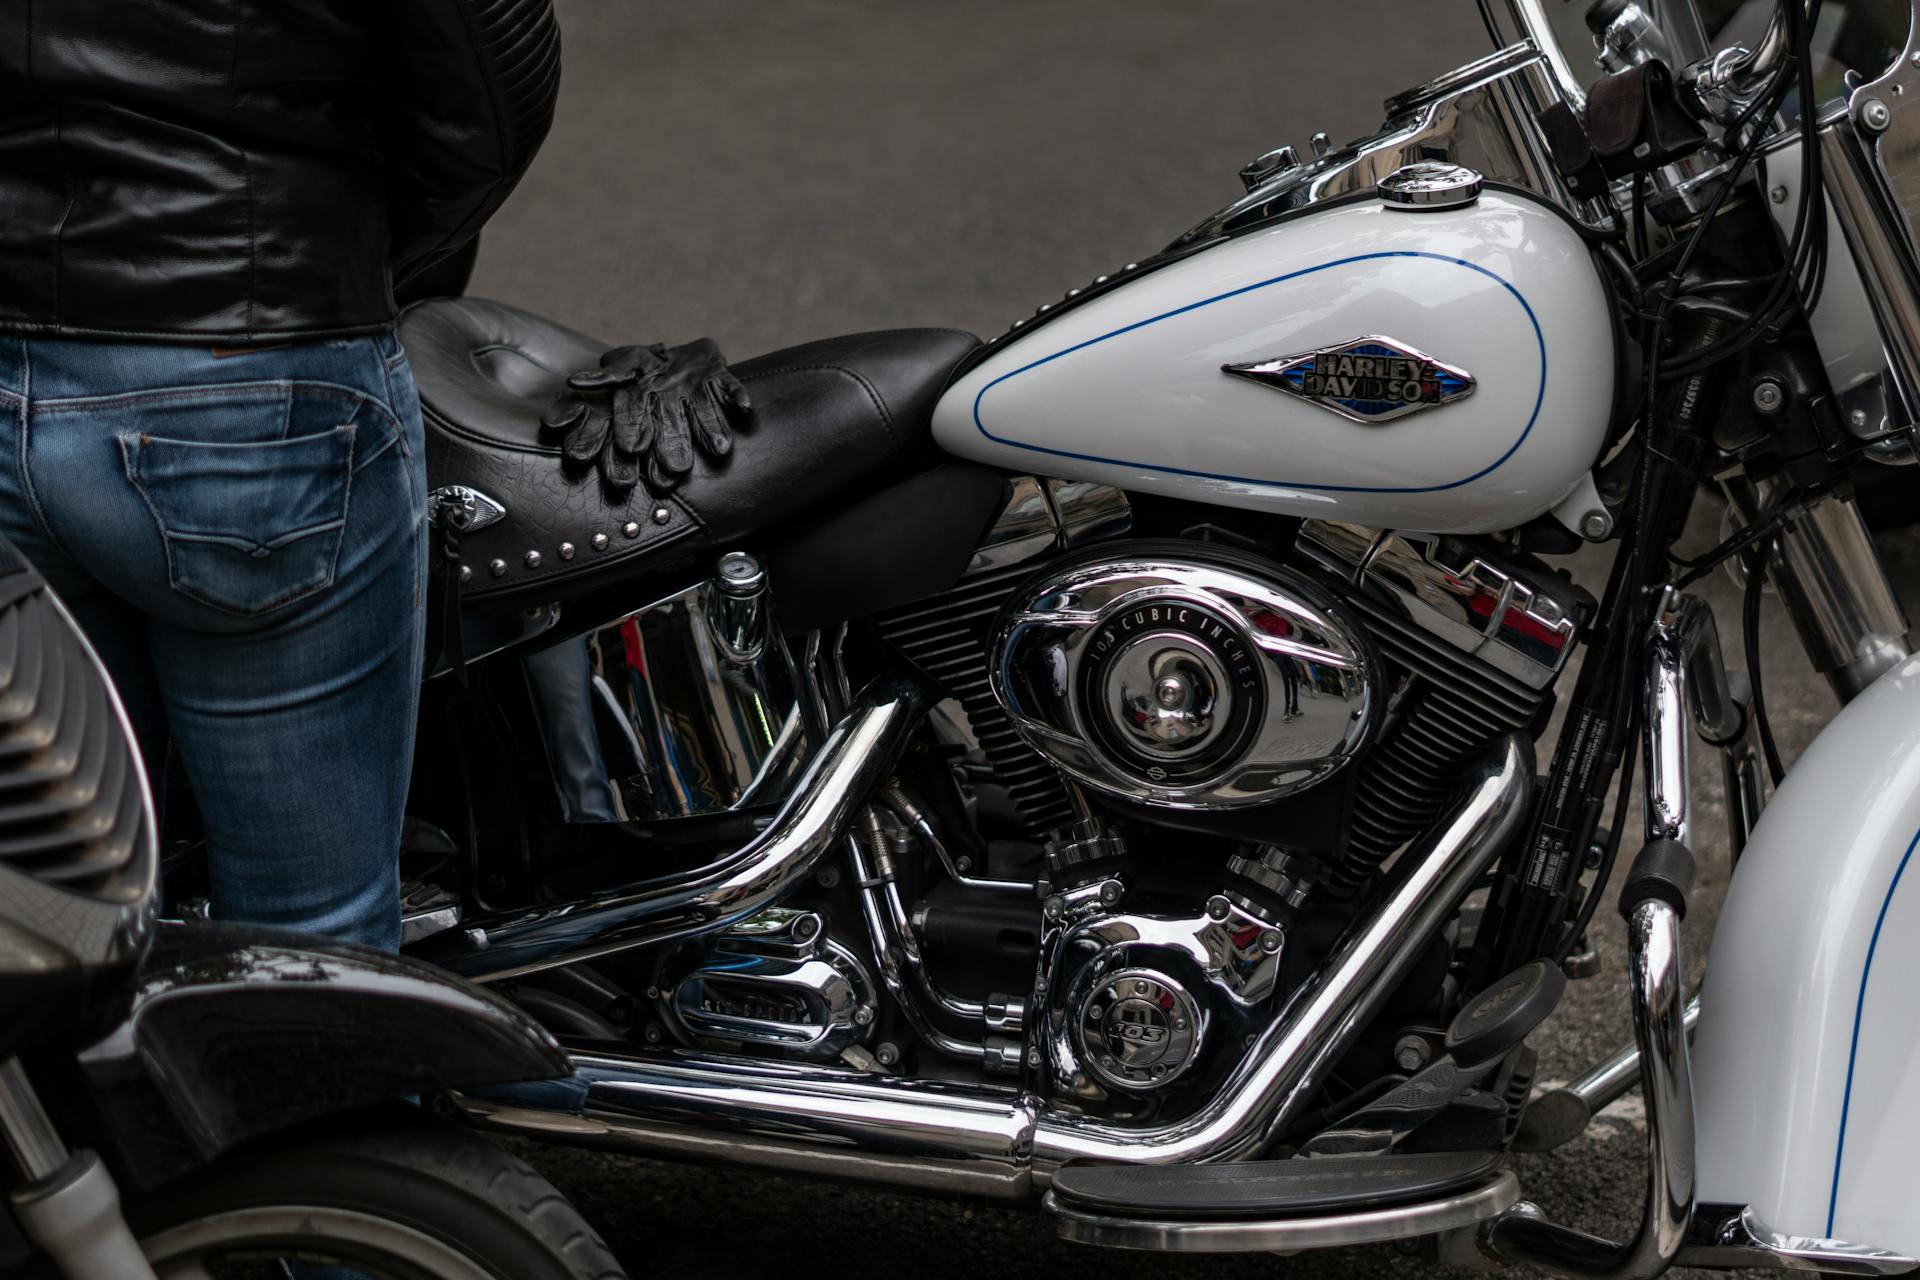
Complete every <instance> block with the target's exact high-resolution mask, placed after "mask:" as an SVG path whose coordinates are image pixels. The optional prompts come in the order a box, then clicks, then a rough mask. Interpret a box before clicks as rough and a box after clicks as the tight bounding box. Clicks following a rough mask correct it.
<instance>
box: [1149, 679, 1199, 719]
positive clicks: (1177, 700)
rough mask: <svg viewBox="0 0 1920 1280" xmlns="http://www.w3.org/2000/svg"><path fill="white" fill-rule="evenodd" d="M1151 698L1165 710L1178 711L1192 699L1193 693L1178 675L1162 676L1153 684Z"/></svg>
mask: <svg viewBox="0 0 1920 1280" xmlns="http://www.w3.org/2000/svg"><path fill="white" fill-rule="evenodd" d="M1153 698H1154V701H1155V702H1158V703H1159V704H1160V705H1161V706H1163V707H1165V708H1166V709H1167V710H1169V711H1178V710H1180V709H1181V708H1183V707H1185V706H1186V705H1187V704H1188V703H1189V702H1191V701H1193V694H1192V691H1191V690H1189V689H1188V688H1187V682H1186V681H1185V680H1182V679H1181V678H1180V677H1179V676H1162V677H1160V681H1159V683H1158V684H1156V685H1154V686H1153Z"/></svg>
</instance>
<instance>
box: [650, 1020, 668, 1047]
mask: <svg viewBox="0 0 1920 1280" xmlns="http://www.w3.org/2000/svg"><path fill="white" fill-rule="evenodd" d="M663 1038H664V1033H662V1032H661V1030H660V1024H659V1023H657V1022H650V1023H648V1024H647V1043H648V1044H659V1043H660V1041H661V1040H662V1039H663Z"/></svg>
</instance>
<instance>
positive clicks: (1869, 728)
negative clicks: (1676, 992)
mask: <svg viewBox="0 0 1920 1280" xmlns="http://www.w3.org/2000/svg"><path fill="white" fill-rule="evenodd" d="M1916 843H1920V658H1914V659H1909V660H1908V661H1907V662H1905V663H1903V664H1902V665H1901V666H1900V667H1898V668H1897V669H1895V670H1893V671H1891V672H1889V673H1887V674H1886V675H1885V676H1883V677H1882V678H1881V679H1880V680H1879V681H1878V682H1876V683H1875V684H1874V685H1873V686H1872V687H1871V688H1869V689H1868V690H1867V691H1866V692H1865V693H1863V694H1861V695H1860V697H1858V698H1857V699H1855V700H1854V701H1853V702H1852V703H1850V704H1848V706H1847V707H1846V708H1845V709H1844V710H1842V711H1841V713H1840V715H1839V716H1838V717H1837V718H1836V719H1835V720H1834V721H1833V723H1832V724H1830V725H1828V726H1827V728H1826V730H1825V731H1824V732H1822V733H1821V735H1820V736H1819V738H1818V739H1816V740H1815V741H1814V743H1813V745H1812V746H1811V747H1809V748H1808V749H1807V752H1806V754H1805V755H1804V756H1802V757H1801V758H1800V760H1799V762H1798V763H1797V764H1795V765H1794V767H1793V769H1792V771H1791V772H1790V773H1789V775H1788V777H1787V780H1786V782H1785V784H1784V785H1783V786H1782V787H1781V788H1780V790H1779V793H1778V794H1777V795H1776V796H1775V797H1774V800H1773V803H1772V804H1771V805H1770V806H1769V807H1768V808H1767V810H1766V813H1765V815H1764V817H1763V818H1762V819H1761V821H1760V823H1759V825H1758V827H1757V828H1756V829H1755V831H1754V834H1753V839H1752V842H1751V843H1750V844H1749V845H1748V846H1747V850H1746V853H1745V855H1744V856H1743V857H1742V858H1741V860H1740V865H1739V868H1738V870H1737V871H1736V872H1735V874H1734V876H1733V884H1732V888H1731V889H1730V890H1729V892H1728V895H1727V902H1726V907H1725V909H1724V911H1723V912H1722V914H1721V917H1720V924H1719V929H1718V931H1717V932H1716V933H1715V935H1714V939H1713V945H1712V948H1711V950H1710V951H1709V953H1708V965H1707V980H1706V987H1705V990H1704V992H1703V994H1702V996H1701V1015H1700V1026H1699V1029H1698V1031H1697V1032H1696V1034H1695V1040H1694V1059H1693V1061H1694V1081H1695V1084H1694V1096H1695V1106H1696V1115H1697V1120H1698V1127H1697V1132H1698V1136H1699V1163H1700V1178H1699V1198H1700V1200H1701V1201H1702V1202H1703V1203H1706V1202H1717V1203H1730V1204H1740V1205H1751V1206H1752V1207H1753V1208H1754V1210H1755V1211H1756V1213H1757V1214H1758V1215H1759V1217H1760V1218H1761V1219H1762V1220H1763V1221H1765V1222H1766V1223H1767V1225H1768V1226H1770V1227H1772V1228H1774V1229H1775V1230H1776V1231H1781V1232H1786V1233H1789V1234H1793V1235H1805V1236H1820V1237H1828V1238H1836V1239H1841V1240H1848V1241H1853V1242H1855V1243H1859V1244H1866V1245H1872V1246H1875V1247H1878V1248H1881V1249H1892V1250H1897V1251H1899V1252H1901V1253H1904V1254H1907V1255H1909V1256H1915V1255H1920V1052H1917V1051H1920V870H1915V871H1913V872H1912V874H1907V872H1908V864H1909V862H1910V861H1912V858H1913V852H1914V848H1915V845H1916Z"/></svg>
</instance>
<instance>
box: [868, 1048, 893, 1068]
mask: <svg viewBox="0 0 1920 1280" xmlns="http://www.w3.org/2000/svg"><path fill="white" fill-rule="evenodd" d="M873 1060H874V1061H875V1062H877V1063H879V1064H880V1065H881V1066H883V1067H890V1066H892V1065H893V1064H894V1063H896V1062H898V1061H900V1049H899V1046H897V1045H893V1044H882V1045H876V1046H875V1047H874V1050H873Z"/></svg>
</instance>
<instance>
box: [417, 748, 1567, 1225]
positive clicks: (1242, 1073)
mask: <svg viewBox="0 0 1920 1280" xmlns="http://www.w3.org/2000/svg"><path fill="white" fill-rule="evenodd" d="M1532 787H1533V751H1532V744H1531V743H1529V742H1528V741H1527V740H1526V739H1525V738H1522V737H1519V736H1518V735H1515V736H1512V737H1509V738H1507V739H1505V740H1503V741H1502V742H1501V743H1500V744H1498V747H1497V749H1496V751H1495V753H1494V755H1493V757H1492V758H1491V759H1489V760H1487V761H1484V762H1482V763H1481V764H1480V765H1479V766H1478V767H1476V769H1475V771H1474V773H1473V775H1472V778H1471V780H1470V786H1469V788H1468V791H1467V793H1466V794H1465V796H1464V797H1463V798H1462V799H1461V800H1460V801H1458V802H1457V803H1456V804H1455V806H1454V807H1453V809H1452V810H1451V811H1450V812H1449V813H1448V815H1447V816H1446V817H1445V818H1444V819H1443V820H1442V821H1441V822H1440V823H1439V824H1438V825H1437V826H1436V827H1435V828H1434V829H1433V830H1432V831H1431V832H1429V833H1428V834H1427V835H1426V836H1425V837H1423V838H1422V839H1421V841H1420V842H1419V843H1417V844H1416V845H1415V846H1414V847H1413V848H1411V849H1409V850H1408V851H1407V853H1406V855H1405V856H1404V858H1403V866H1404V868H1405V870H1404V871H1403V873H1402V874H1401V875H1400V876H1399V877H1398V878H1397V879H1396V880H1395V881H1394V882H1393V883H1392V884H1391V885H1390V886H1389V888H1388V890H1387V892H1386V894H1385V896H1384V898H1383V899H1382V901H1381V903H1380V905H1379V906H1378V907H1377V908H1376V909H1375V911H1374V912H1373V913H1372V914H1371V915H1369V916H1367V917H1365V918H1363V919H1362V920H1360V921H1359V922H1358V923H1357V924H1356V925H1355V926H1354V927H1353V928H1352V929H1350V930H1349V932H1348V934H1347V936H1346V938H1345V939H1344V940H1343V941H1342V942H1341V943H1340V945H1339V946H1338V947H1336V948H1335V950H1334V952H1333V953H1332V954H1331V955H1330V956H1329V957H1328V958H1327V959H1326V961H1325V962H1324V963H1323V964H1322V965H1321V967H1320V969H1319V970H1318V972H1317V973H1316V975H1315V976H1314V977H1313V978H1312V979H1309V981H1308V982H1307V983H1306V984H1305V985H1304V986H1303V987H1302V988H1301V990H1300V991H1299V992H1298V993H1297V994H1296V995H1295V996H1294V998H1293V1000H1292V1001H1291V1002H1290V1003H1289V1004H1288V1006H1287V1008H1286V1009H1285V1010H1284V1011H1283V1012H1282V1013H1281V1015H1280V1016H1279V1017H1278V1018H1277V1019H1275V1021H1274V1024H1273V1025H1272V1026H1271V1027H1270V1028H1269V1029H1268V1030H1267V1032H1266V1033H1265V1034H1264V1035H1263V1036H1262V1037H1261V1038H1260V1040H1259V1041H1258V1042H1257V1043H1256V1044H1255V1046H1254V1047H1253V1048H1252V1049H1251V1050H1249V1051H1248V1053H1247V1055H1246V1057H1245V1058H1244V1059H1243V1061H1242V1062H1241V1063H1240V1065H1239V1066H1238V1067H1236V1068H1235V1070H1234V1071H1233V1073H1232V1075H1231V1076H1229V1078H1228V1080H1227V1083H1226V1084H1225V1085H1224V1086H1223V1088H1222V1089H1221V1091H1220V1093H1219V1095H1218V1096H1217V1097H1216V1098H1215V1099H1214V1101H1213V1102H1211V1103H1210V1104H1208V1105H1207V1106H1206V1107H1204V1108H1203V1109H1201V1111H1199V1112H1198V1113H1197V1114H1195V1115H1194V1116H1192V1117H1190V1118H1188V1119H1186V1120H1181V1121H1177V1122H1174V1123H1172V1124H1166V1125H1159V1126H1155V1127H1152V1128H1141V1129H1128V1128H1125V1127H1124V1126H1120V1125H1115V1124H1110V1123H1107V1122H1104V1121H1092V1120H1089V1119H1087V1118H1085V1117H1082V1116H1077V1115H1074V1114H1072V1113H1068V1112H1061V1111H1055V1110H1052V1109H1049V1108H1048V1107H1047V1106H1046V1104H1045V1103H1044V1102H1043V1101H1040V1100H1038V1099H1035V1098H1033V1097H1031V1096H1030V1095H1026V1094H1022V1093H1016V1092H1013V1091H1011V1090H992V1089H987V1088H984V1087H981V1088H971V1089H968V1088H960V1087H957V1086H951V1085H941V1084H937V1083H933V1082H926V1081H913V1080H898V1079H890V1078H886V1077H875V1076H872V1075H866V1074H861V1073H858V1072H852V1071H839V1070H830V1069H824V1068H816V1067H807V1066H799V1065H795V1066H782V1065H779V1064H770V1063H765V1062H748V1061H744V1060H739V1059H733V1060H727V1059H719V1058H713V1057H704V1058H703V1057H699V1056H695V1055H690V1054H667V1055H659V1054H656V1055H646V1056H642V1055H625V1054H620V1055H614V1054H605V1053H590V1054H589V1053H583V1054H578V1055H576V1056H575V1057H574V1059H573V1062H574V1067H575V1074H574V1075H573V1076H572V1077H571V1078H569V1079H566V1080H561V1081H555V1082H553V1083H552V1084H549V1085H542V1086H537V1087H534V1088H532V1089H530V1088H529V1086H518V1087H516V1089H515V1091H514V1094H513V1096H512V1098H511V1099H510V1100H508V1099H503V1100H499V1101H495V1100H489V1099H487V1098H486V1097H484V1096H482V1095H471V1096H459V1097H456V1098H455V1099H454V1102H455V1105H456V1107H457V1108H458V1109H459V1110H460V1112H461V1113H462V1114H463V1115H464V1116H465V1118H466V1119H468V1120H469V1121H471V1122H473V1123H475V1124H478V1125H480V1126H481V1127H483V1128H489V1129H494V1130H499V1131H505V1132H509V1133H514V1134H518V1135H520V1136H523V1137H531V1138H539V1139H544V1140H547V1141H561V1142H571V1143H579V1144H582V1145H590V1146H605V1147H613V1148H617V1149H620V1150H625V1151H630V1152H634V1153H637V1154H645V1155H656V1156H667V1157H671V1158H677V1159H687V1160H707V1161H716V1162H721V1163H727V1164H744V1165H750V1166H755V1167H759V1168H769V1169H778V1170H784V1171H788V1172H798V1173H810V1174H816V1175H821V1176H826V1177H837V1178H846V1179H852V1180H857V1181H872V1182H883V1183H887V1184H889V1185H892V1186H898V1187H914V1188H919V1189H924V1190H934V1191H944V1192H953V1193H958V1194H964V1195H972V1196H983V1197H992V1198H1000V1199H1021V1198H1025V1197H1027V1196H1029V1195H1032V1194H1034V1193H1036V1192H1038V1191H1040V1190H1043V1189H1044V1188H1045V1185H1046V1182H1047V1181H1048V1179H1049V1178H1050V1177H1051V1175H1052V1172H1053V1170H1054V1169H1055V1168H1057V1167H1059V1166H1060V1165H1062V1164H1064V1163H1066V1162H1067V1161H1069V1160H1118V1161H1125V1162H1129V1163H1163V1164H1164V1163H1174V1162H1201V1161H1213V1160H1234V1159H1241V1158H1245V1157H1248V1156H1252V1155H1255V1154H1257V1153H1258V1152H1259V1151H1260V1150H1262V1149H1263V1148H1264V1147H1266V1146H1267V1145H1268V1143H1269V1142H1270V1141H1271V1140H1272V1138H1273V1137H1274V1136H1275V1135H1276V1134H1277V1133H1278V1132H1279V1131H1280V1130H1281V1129H1282V1127H1283V1126H1284V1125H1285V1124H1286V1123H1287V1122H1288V1121H1289V1120H1291V1119H1292V1118H1293V1117H1294V1116H1295V1115H1297V1114H1298V1112H1299V1110H1300V1107H1301V1105H1302V1104H1303V1103H1304V1102H1306V1100H1307V1099H1308V1098H1310V1097H1311V1096H1312V1095H1313V1093H1314V1091H1315V1090H1317V1089H1318V1088H1319V1087H1320V1085H1321V1084H1322V1083H1323V1082H1324V1081H1325V1078H1326V1073H1327V1071H1328V1070H1329V1069H1330V1068H1331V1067H1332V1066H1333V1064H1334V1063H1335V1062H1336V1061H1337V1060H1338V1059H1339V1057H1340V1055H1341V1053H1342V1052H1344V1051H1345V1049H1346V1048H1347V1047H1348V1045H1349V1044H1350V1043H1351V1042H1352V1039H1353V1037H1354V1035H1356V1034H1357V1033H1358V1032H1359V1031H1360V1030H1361V1028H1363V1027H1364V1026H1365V1025H1366V1023H1367V1021H1368V1019H1369V1018H1370V1017H1371V1016H1372V1015H1373V1013H1374V1011H1375V1010H1377V1009H1378V1007H1379V1005H1380V1002H1381V1001H1382V1000H1383V999H1385V998H1386V996H1387V995H1388V994H1389V993H1390V992H1391V991H1392V990H1393V989H1394V987H1395V985H1396V984H1397V983H1398V982H1399V981H1400V980H1401V979H1402V978H1403V977H1404V976H1405V973H1406V968H1407V966H1408V964H1409V963H1411V961H1412V959H1413V958H1414V957H1415V956H1417V955H1418V954H1419V951H1420V949H1421V946H1422V945H1423V944H1424V943H1425V941H1426V940H1427V939H1428V938H1429V937H1431V936H1432V934H1433V933H1434V932H1435V931H1436V930H1438V929H1439V928H1440V927H1441V926H1442V925H1443V924H1444V923H1445V922H1446V921H1447V920H1448V919H1449V918H1450V917H1451V916H1452V914H1453V913H1454V911H1455V910H1456V909H1457V908H1458V907H1459V904H1460V900H1461V899H1462V898H1464V897H1465V896H1466V894H1467V892H1468V890H1469V889H1471V888H1472V886H1473V884H1474V882H1475V881H1476V880H1477V879H1479V877H1480V875H1481V873H1482V872H1484V871H1485V870H1486V869H1487V867H1488V866H1489V865H1490V864H1491V862H1492V861H1493V859H1494V858H1495V857H1496V856H1498V854H1499V852H1500V850H1501V849H1502V848H1503V847H1505V846H1506V845H1507V843H1508V842H1509V841H1510V840H1511V839H1513V837H1514V836H1515V835H1516V834H1517V833H1518V831H1519V828H1520V824H1521V822H1522V821H1523V819H1524V817H1525V813H1526V803H1527V799H1528V797H1529V795H1530V794H1531V791H1532Z"/></svg>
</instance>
